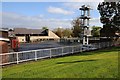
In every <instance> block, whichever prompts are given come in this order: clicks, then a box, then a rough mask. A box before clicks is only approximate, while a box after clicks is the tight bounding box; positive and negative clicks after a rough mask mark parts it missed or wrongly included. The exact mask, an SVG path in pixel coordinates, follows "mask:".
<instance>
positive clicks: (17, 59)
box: [16, 52, 19, 64]
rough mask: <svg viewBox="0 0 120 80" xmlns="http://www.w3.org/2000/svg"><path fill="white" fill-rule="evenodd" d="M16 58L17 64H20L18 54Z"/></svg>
mask: <svg viewBox="0 0 120 80" xmlns="http://www.w3.org/2000/svg"><path fill="white" fill-rule="evenodd" d="M16 57H17V64H19V57H18V52H17V54H16Z"/></svg>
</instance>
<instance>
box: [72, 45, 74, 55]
mask: <svg viewBox="0 0 120 80" xmlns="http://www.w3.org/2000/svg"><path fill="white" fill-rule="evenodd" d="M73 53H74V46H72V54H73Z"/></svg>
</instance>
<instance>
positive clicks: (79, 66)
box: [2, 47, 120, 78]
mask: <svg viewBox="0 0 120 80" xmlns="http://www.w3.org/2000/svg"><path fill="white" fill-rule="evenodd" d="M118 50H120V47H119V48H118V47H114V48H110V49H104V50H98V51H91V52H83V53H79V54H74V55H70V56H65V57H59V58H52V59H44V60H38V61H36V62H35V61H33V62H32V61H31V62H25V63H21V64H18V65H17V64H16V65H12V66H7V67H4V68H3V73H2V76H3V78H117V77H118V53H119V52H118Z"/></svg>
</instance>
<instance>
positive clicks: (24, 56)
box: [0, 42, 113, 65]
mask: <svg viewBox="0 0 120 80" xmlns="http://www.w3.org/2000/svg"><path fill="white" fill-rule="evenodd" d="M91 45H92V46H93V47H92V48H83V46H82V45H76V46H65V47H56V48H48V49H38V50H30V51H21V52H12V53H4V54H0V57H2V63H1V64H0V65H6V64H12V63H17V64H18V63H20V62H24V61H29V60H35V61H37V60H38V59H42V58H52V57H54V56H63V55H66V54H74V53H77V52H83V51H89V50H95V49H101V48H105V47H110V46H113V44H112V42H101V43H93V44H91Z"/></svg>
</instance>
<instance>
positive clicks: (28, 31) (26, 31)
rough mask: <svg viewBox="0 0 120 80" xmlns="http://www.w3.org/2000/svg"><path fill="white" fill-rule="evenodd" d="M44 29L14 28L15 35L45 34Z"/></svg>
mask: <svg viewBox="0 0 120 80" xmlns="http://www.w3.org/2000/svg"><path fill="white" fill-rule="evenodd" d="M44 31H45V30H43V29H27V28H14V32H13V33H14V34H44Z"/></svg>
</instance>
